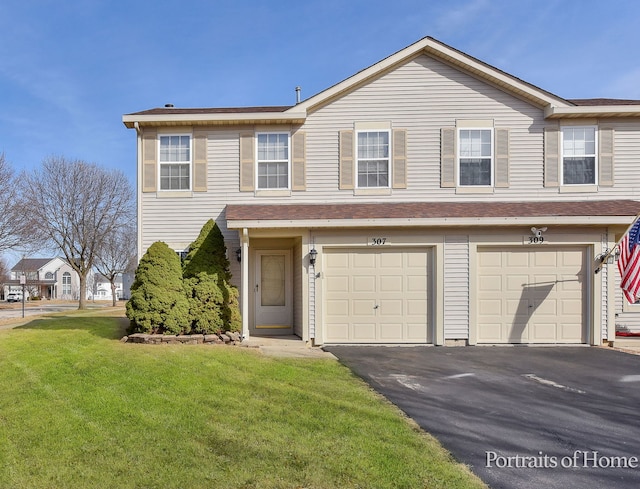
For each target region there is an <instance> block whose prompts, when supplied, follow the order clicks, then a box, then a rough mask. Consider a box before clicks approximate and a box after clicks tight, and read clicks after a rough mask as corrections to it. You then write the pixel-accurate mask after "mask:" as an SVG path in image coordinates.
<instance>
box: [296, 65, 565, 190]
mask: <svg viewBox="0 0 640 489" xmlns="http://www.w3.org/2000/svg"><path fill="white" fill-rule="evenodd" d="M425 87H428V89H427V88H425ZM489 115H490V116H491V118H492V119H493V120H494V121H495V122H494V124H495V129H496V131H498V130H499V129H509V143H510V144H509V161H510V165H509V172H508V176H509V180H508V183H509V186H508V188H500V187H499V188H496V189H495V191H494V193H492V194H470V195H469V194H467V195H464V196H462V195H460V194H456V189H455V188H454V187H451V188H441V174H440V151H441V146H440V143H441V137H440V131H441V129H442V128H446V127H455V126H456V120H458V119H482V118H485V119H486V118H487V116H489ZM355 121H359V122H363V121H372V122H373V121H390V122H391V125H392V127H393V128H403V129H406V131H407V188H406V189H392V192H391V195H390V196H388V197H385V201H394V200H395V201H406V200H417V201H421V200H433V199H434V198H437V199H439V200H451V201H455V200H477V199H481V200H484V199H487V200H490V199H495V198H496V197H497V196H499V197H500V198H501V199H503V200H509V199H513V200H521V199H522V198H523V196H524V195H526V194H527V193H530V194H531V195H532V196H536V197H537V196H539V195H540V194H545V193H546V194H549V195H557V189H554V191H552V192H550V191H549V190H547V189H544V188H543V187H542V178H543V165H542V151H543V150H542V140H543V138H542V128H543V127H544V124H545V121H544V119H543V112H542V109H541V108H537V107H532V106H531V105H529V104H528V103H527V102H524V101H522V100H520V99H517V98H515V97H513V96H511V95H507V94H505V93H504V92H502V91H500V90H498V89H497V88H495V87H492V86H489V85H486V84H485V83H483V82H481V81H479V80H477V79H475V78H473V77H471V76H469V75H467V74H464V73H461V72H459V71H457V70H456V69H454V68H452V67H450V66H448V65H445V64H444V63H441V62H439V61H437V60H435V59H433V58H429V57H428V56H420V57H418V58H416V59H414V60H412V61H410V62H408V63H407V64H406V65H404V66H402V67H399V68H398V69H397V70H395V71H393V72H390V73H387V74H384V75H383V76H381V77H379V78H378V79H376V80H374V81H373V82H371V83H370V84H368V85H365V86H362V87H360V88H358V89H356V90H354V91H353V92H351V93H349V94H347V95H345V96H344V97H342V98H340V99H338V100H334V101H333V102H331V103H330V104H329V105H327V106H325V107H322V108H319V109H317V110H316V111H313V110H312V111H310V114H309V116H308V117H307V121H306V122H305V124H304V126H303V127H304V130H305V131H306V133H307V161H308V162H313V163H312V164H308V165H307V166H308V172H307V184H308V187H307V192H306V195H305V197H307V198H309V199H313V200H315V199H317V198H321V199H327V200H330V199H333V198H340V199H344V198H345V195H347V194H345V193H344V192H342V193H339V192H336V189H338V188H339V187H340V185H339V171H338V168H337V167H336V164H337V161H339V160H338V156H337V153H338V151H339V147H340V140H339V132H340V131H349V130H352V128H353V124H354V122H355ZM523 193H524V195H523ZM357 200H358V201H361V202H364V201H367V200H368V201H377V200H379V199H378V198H377V197H372V196H366V195H363V196H358V199H357Z"/></svg>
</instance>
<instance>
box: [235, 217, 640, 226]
mask: <svg viewBox="0 0 640 489" xmlns="http://www.w3.org/2000/svg"><path fill="white" fill-rule="evenodd" d="M631 221H633V217H630V216H600V217H598V216H540V217H478V218H467V217H452V218H447V217H443V218H434V219H429V218H426V219H414V218H406V219H395V218H394V219H308V220H275V219H273V220H271V219H265V220H228V221H227V228H229V229H284V228H305V229H307V228H314V229H317V228H372V227H380V228H386V227H389V228H391V227H394V228H397V227H436V226H437V227H469V226H477V227H479V226H500V227H509V226H535V225H554V226H587V225H588V226H610V225H628V224H630V223H631Z"/></svg>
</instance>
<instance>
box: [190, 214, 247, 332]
mask: <svg viewBox="0 0 640 489" xmlns="http://www.w3.org/2000/svg"><path fill="white" fill-rule="evenodd" d="M182 267H183V277H184V284H185V290H186V292H187V297H188V301H189V316H190V320H191V328H192V331H193V332H195V333H220V332H222V331H240V330H241V329H242V319H241V317H240V307H239V304H238V290H237V289H236V288H235V287H234V286H233V285H231V273H230V272H229V260H228V259H227V247H226V246H225V244H224V236H223V235H222V232H221V231H220V228H219V227H218V225H217V224H216V222H215V221H214V220H213V219H210V220H209V221H207V223H206V224H205V225H204V226H203V227H202V230H201V231H200V235H199V236H198V237H197V238H196V240H195V241H194V242H193V243H192V244H191V246H190V248H189V253H187V256H186V257H185V260H184V263H183V264H182Z"/></svg>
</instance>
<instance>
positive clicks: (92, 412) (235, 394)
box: [0, 310, 484, 489]
mask: <svg viewBox="0 0 640 489" xmlns="http://www.w3.org/2000/svg"><path fill="white" fill-rule="evenodd" d="M112 314H114V316H115V315H116V314H122V311H121V310H120V311H116V312H114V313H112ZM123 327H124V325H123V321H122V318H119V317H108V316H107V313H105V312H102V313H100V312H98V313H95V312H94V313H91V314H88V315H87V314H86V313H85V314H77V313H76V314H73V313H69V314H67V315H66V316H59V317H55V318H54V317H52V318H45V319H41V320H34V321H32V322H30V323H28V324H26V325H25V326H21V327H19V328H16V329H13V330H0V487H2V488H5V487H6V488H12V489H19V488H29V489H33V488H56V489H59V488H93V487H100V488H163V489H164V488H182V489H185V488H412V489H413V488H432V487H433V488H435V487H441V488H447V489H451V488H467V487H484V486H483V485H482V483H481V482H480V481H479V480H478V479H477V478H475V477H474V476H473V475H472V474H470V472H469V471H468V470H467V469H466V468H465V467H464V466H462V465H460V464H457V463H455V462H453V461H452V460H451V458H450V457H449V455H448V454H447V453H446V452H445V451H444V450H443V449H442V448H441V447H440V446H439V445H438V443H437V442H436V441H435V440H434V439H433V438H432V437H430V436H429V435H426V434H424V433H422V432H420V431H419V430H418V429H417V428H416V427H415V426H414V425H412V424H411V423H410V422H409V421H408V420H407V419H405V418H403V417H402V415H401V413H399V411H398V410H397V409H396V408H394V407H393V406H392V405H390V404H389V403H387V402H385V401H384V400H382V399H381V398H380V397H379V396H377V395H376V394H375V393H374V392H372V391H371V390H370V389H369V388H368V387H367V386H366V385H365V384H364V383H363V382H362V381H360V380H359V379H358V378H356V377H354V376H353V375H352V374H351V373H350V372H349V371H348V370H347V369H346V368H344V367H343V366H341V365H340V364H339V363H338V362H335V361H331V360H312V359H281V358H271V357H263V356H261V355H260V354H259V353H258V352H256V351H254V350H249V349H245V348H234V347H213V346H205V345H201V346H180V345H175V346H173V345H171V346H168V345H162V346H160V345H158V346H146V345H136V344H124V343H121V342H119V341H118V340H119V338H120V337H121V336H122V334H123Z"/></svg>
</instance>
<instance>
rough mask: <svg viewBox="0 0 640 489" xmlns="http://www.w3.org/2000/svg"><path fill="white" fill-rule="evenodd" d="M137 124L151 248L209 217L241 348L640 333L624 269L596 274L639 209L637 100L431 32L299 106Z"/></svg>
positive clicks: (579, 338) (589, 338) (176, 111)
mask: <svg viewBox="0 0 640 489" xmlns="http://www.w3.org/2000/svg"><path fill="white" fill-rule="evenodd" d="M123 122H124V124H125V126H126V127H128V128H135V130H136V133H137V142H138V145H137V148H138V150H137V151H138V154H137V164H138V232H139V237H138V238H139V239H138V253H139V255H141V254H142V253H144V251H145V250H146V249H147V248H148V247H149V245H151V244H152V243H153V242H154V241H164V242H166V243H167V244H169V245H170V246H171V247H173V248H174V249H175V250H176V251H177V252H183V251H185V248H186V247H187V246H188V245H189V243H190V242H192V241H193V239H194V238H195V237H196V236H197V234H198V232H199V230H200V228H201V226H202V225H203V224H204V223H205V222H206V221H207V220H208V219H210V218H214V219H215V220H216V221H217V223H218V225H219V226H220V228H221V229H222V231H223V233H224V235H225V239H226V244H227V248H228V250H229V255H230V259H231V261H232V273H233V274H234V279H235V280H236V283H237V285H238V287H239V289H240V295H241V309H242V316H243V333H244V335H245V337H248V336H249V335H272V334H291V333H293V334H295V335H297V336H299V337H300V338H301V339H303V340H304V341H311V342H313V343H314V344H327V343H418V344H419V343H431V344H436V345H444V344H470V345H475V344H496V343H498V344H499V343H577V344H581V343H582V344H592V345H597V344H600V343H602V342H603V341H614V340H615V330H616V326H617V325H620V326H621V327H622V326H624V327H627V328H628V329H630V330H635V331H640V305H635V304H629V303H625V302H624V300H623V296H622V294H621V293H620V291H619V289H618V287H617V286H616V284H617V283H618V282H619V276H618V273H617V271H616V268H615V265H614V264H606V263H605V264H604V265H603V266H602V267H601V271H600V273H595V271H596V269H598V268H599V265H600V260H599V257H601V256H602V255H603V253H606V252H607V251H608V250H610V249H612V248H614V247H615V245H616V242H617V240H618V239H620V238H621V236H622V235H623V234H624V232H625V231H626V229H627V228H628V226H629V224H630V223H631V222H632V221H633V219H634V217H635V216H636V215H637V214H638V213H639V212H640V203H639V202H637V201H636V200H634V199H636V198H637V197H638V195H639V194H638V192H639V189H640V171H639V170H638V168H639V164H640V101H635V100H631V101H624V100H606V99H597V100H566V99H563V98H561V97H559V96H556V95H554V94H552V93H550V92H548V91H545V90H543V89H540V88H538V87H536V86H533V85H531V84H529V83H527V82H525V81H523V80H521V79H518V78H516V77H514V76H512V75H510V74H508V73H505V72H503V71H501V70H499V69H497V68H495V67H493V66H490V65H488V64H486V63H484V62H482V61H480V60H478V59H475V58H473V57H471V56H469V55H467V54H465V53H462V52H460V51H458V50H456V49H454V48H452V47H450V46H447V45H445V44H443V43H441V42H439V41H437V40H435V39H433V38H430V37H427V38H424V39H422V40H420V41H418V42H416V43H414V44H412V45H410V46H408V47H407V48H405V49H403V50H401V51H399V52H397V53H395V54H393V55H391V56H389V57H387V58H385V59H383V60H382V61H380V62H378V63H376V64H374V65H372V66H370V67H369V68H366V69H364V70H362V71H360V72H358V73H357V74H355V75H353V76H351V77H350V78H348V79H346V80H344V81H342V82H340V83H338V84H336V85H334V86H332V87H330V88H329V89H327V90H325V91H323V92H321V93H319V94H317V95H315V96H312V97H311V98H309V99H307V100H304V101H302V102H299V103H296V104H295V105H293V106H290V107H250V108H209V109H207V108H203V109H183V108H175V107H173V106H170V105H168V106H165V107H163V108H156V109H151V110H146V111H142V112H137V113H132V114H127V115H125V116H123ZM236 258H237V259H236Z"/></svg>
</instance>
